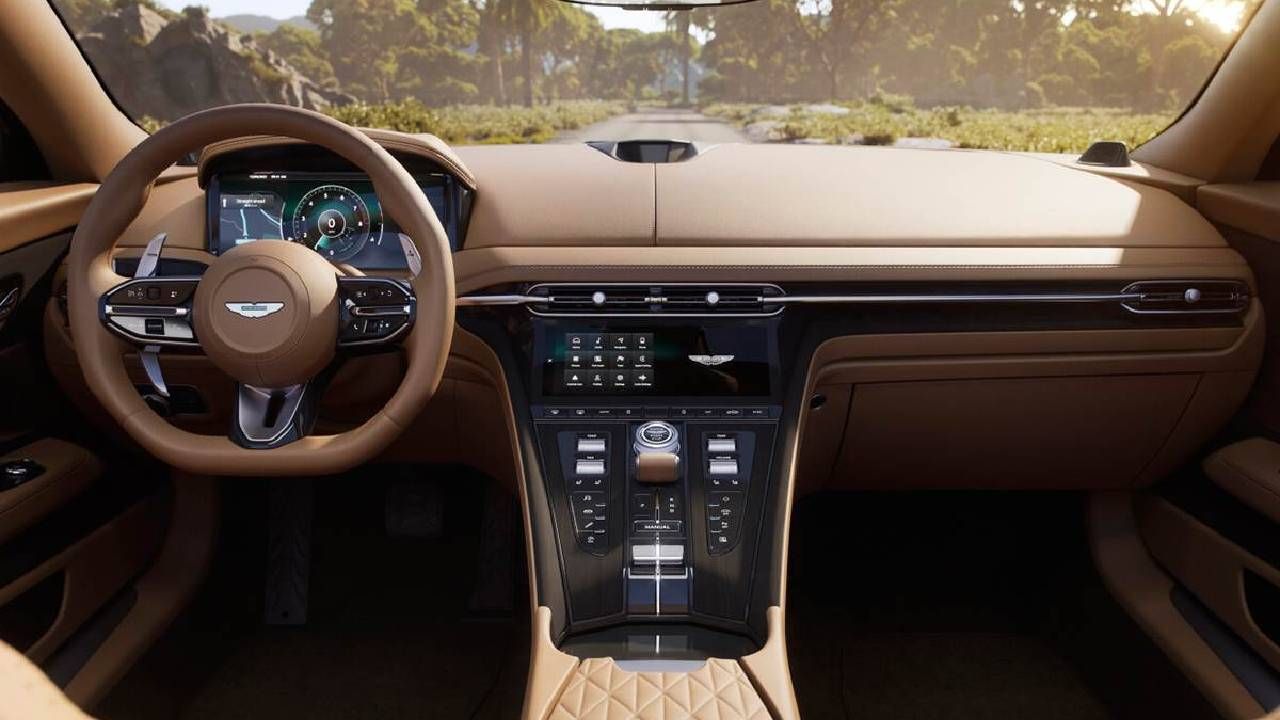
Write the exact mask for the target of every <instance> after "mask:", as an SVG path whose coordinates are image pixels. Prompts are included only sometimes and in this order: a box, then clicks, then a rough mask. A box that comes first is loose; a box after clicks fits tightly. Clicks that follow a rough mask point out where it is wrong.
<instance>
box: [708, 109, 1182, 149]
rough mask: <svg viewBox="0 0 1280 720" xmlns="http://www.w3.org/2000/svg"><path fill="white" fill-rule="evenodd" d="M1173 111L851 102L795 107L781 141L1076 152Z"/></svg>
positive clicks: (1132, 138) (1159, 125)
mask: <svg viewBox="0 0 1280 720" xmlns="http://www.w3.org/2000/svg"><path fill="white" fill-rule="evenodd" d="M760 108H761V106H758V105H709V106H707V107H705V108H703V113H705V114H708V115H714V116H717V117H720V118H723V119H724V120H726V121H727V122H731V123H733V124H736V125H740V126H741V125H747V124H749V123H751V122H753V121H755V120H757V119H759V115H758V112H759V110H760ZM1175 114H1176V113H1175V112H1161V113H1135V112H1131V111H1128V110H1119V109H1107V108H1088V109H1081V108H1070V107H1064V108H1052V109H1035V110H1033V109H1028V110H1021V111H1016V112H1010V111H1004V110H974V109H972V108H956V107H948V108H936V109H924V110H922V109H911V110H905V111H901V110H900V111H897V112H895V111H894V110H892V109H890V108H889V107H888V106H887V105H886V104H883V103H877V104H872V103H867V104H864V105H854V106H852V107H851V109H850V111H849V113H847V114H845V115H832V114H829V113H806V112H805V111H804V110H803V107H802V106H795V107H792V108H791V109H790V112H789V114H787V115H786V116H785V123H784V124H783V126H782V128H781V130H782V131H781V133H780V135H781V138H782V140H783V141H784V142H786V141H796V140H804V139H821V140H826V141H827V142H830V143H844V142H848V141H849V138H853V137H857V138H859V139H860V142H861V143H862V144H864V145H891V144H893V142H894V141H895V140H897V139H898V138H904V137H927V138H941V139H944V140H949V141H951V143H952V144H954V145H955V146H957V147H963V148H981V149H990V150H1013V151H1029V152H1054V153H1078V152H1083V151H1084V149H1085V148H1087V147H1089V145H1090V144H1091V143H1093V142H1094V141H1096V140H1116V141H1119V142H1123V143H1125V144H1126V145H1128V146H1129V147H1136V146H1138V145H1141V144H1142V143H1144V142H1146V141H1147V140H1149V139H1151V137H1152V136H1154V135H1155V134H1156V133H1158V132H1160V131H1161V130H1163V129H1164V128H1165V127H1167V126H1168V125H1169V123H1170V122H1171V121H1172V119H1173V117H1174V115H1175Z"/></svg>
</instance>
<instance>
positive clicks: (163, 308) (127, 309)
mask: <svg viewBox="0 0 1280 720" xmlns="http://www.w3.org/2000/svg"><path fill="white" fill-rule="evenodd" d="M102 312H103V313H104V314H106V315H107V317H186V316H188V315H190V314H191V310H190V308H185V307H182V306H181V305H104V306H102Z"/></svg>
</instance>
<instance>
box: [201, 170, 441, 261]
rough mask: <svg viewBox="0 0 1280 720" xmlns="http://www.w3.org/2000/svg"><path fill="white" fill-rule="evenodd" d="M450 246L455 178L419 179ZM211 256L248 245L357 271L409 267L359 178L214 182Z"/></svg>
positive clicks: (228, 178) (264, 177)
mask: <svg viewBox="0 0 1280 720" xmlns="http://www.w3.org/2000/svg"><path fill="white" fill-rule="evenodd" d="M414 178H415V179H416V180H417V181H418V184H419V186H420V187H421V188H422V191H423V193H425V194H426V196H427V200H428V201H430V203H431V207H432V208H434V209H435V211H436V215H437V216H438V217H439V219H440V223H441V225H443V226H444V228H445V231H446V232H447V233H448V235H449V241H450V245H451V246H452V247H453V249H454V250H457V249H458V242H457V238H458V216H459V203H458V197H457V195H458V194H457V192H456V188H455V186H454V183H453V182H452V178H451V177H450V176H448V175H444V174H418V175H415V176H414ZM208 196H209V205H210V207H209V225H210V227H209V251H210V252H212V253H214V254H221V253H224V252H227V251H228V250H231V249H232V248H235V247H237V246H239V245H244V244H246V243H252V242H259V241H262V240H276V241H280V240H283V241H287V242H296V243H302V244H303V245H306V246H307V247H309V248H311V249H312V250H315V251H316V252H317V253H319V254H320V255H322V256H324V257H325V258H326V259H328V260H330V261H331V262H334V263H344V264H348V265H351V266H352V267H356V268H359V269H377V270H397V269H404V268H406V267H407V262H406V260H405V254H404V249H403V245H402V243H401V234H400V228H399V227H398V226H396V224H395V222H394V221H393V220H392V219H391V218H388V217H385V216H384V215H383V212H382V205H381V204H380V203H379V202H378V197H377V195H376V194H375V193H374V191H373V184H372V183H371V182H370V181H369V179H368V177H367V176H366V175H364V174H362V173H333V172H282V171H268V172H249V173H227V174H220V175H215V176H214V177H213V178H212V180H211V182H210V186H209V193H208Z"/></svg>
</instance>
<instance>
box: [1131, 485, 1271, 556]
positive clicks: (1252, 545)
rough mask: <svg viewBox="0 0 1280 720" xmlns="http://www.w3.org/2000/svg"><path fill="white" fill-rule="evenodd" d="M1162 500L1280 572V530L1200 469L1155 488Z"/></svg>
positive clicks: (1269, 519)
mask: <svg viewBox="0 0 1280 720" xmlns="http://www.w3.org/2000/svg"><path fill="white" fill-rule="evenodd" d="M1155 492H1156V494H1157V495H1159V496H1160V497H1162V498H1164V499H1165V500H1168V501H1169V502H1170V503H1172V504H1173V505H1174V506H1175V507H1177V508H1178V509H1179V510H1182V511H1183V512H1185V513H1187V514H1188V515H1190V516H1192V517H1193V518H1195V519H1196V520H1199V521H1200V522H1202V523H1204V524H1205V525H1207V526H1208V527H1209V528H1211V529H1212V530H1213V531H1214V532H1216V533H1218V534H1219V535H1221V536H1223V537H1224V538H1226V539H1227V540H1230V541H1231V542H1233V543H1235V544H1236V545H1239V546H1240V547H1241V548H1244V549H1245V550H1247V551H1248V552H1250V553H1252V554H1253V555H1255V556H1256V557H1257V558H1258V559H1260V560H1262V561H1263V562H1266V563H1267V564H1268V565H1270V566H1272V567H1274V568H1276V569H1278V570H1280V542H1276V538H1277V537H1280V527H1277V525H1276V524H1275V523H1274V522H1272V520H1271V518H1268V517H1267V516H1265V515H1263V514H1262V513H1260V512H1258V511H1257V510H1254V509H1253V508H1251V507H1249V506H1248V505H1246V504H1244V503H1242V502H1240V501H1239V500H1237V499H1236V497H1235V496H1234V495H1232V494H1230V493H1228V492H1227V491H1226V490H1223V489H1222V488H1220V487H1218V486H1217V484H1215V483H1214V482H1213V481H1211V480H1209V479H1208V478H1206V477H1204V476H1203V475H1202V474H1200V471H1199V469H1196V470H1194V471H1192V472H1190V473H1188V474H1187V475H1185V476H1180V477H1177V478H1175V479H1171V480H1170V481H1168V482H1165V483H1163V484H1161V485H1159V486H1157V488H1156V489H1155Z"/></svg>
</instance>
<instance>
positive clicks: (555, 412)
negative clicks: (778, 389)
mask: <svg viewBox="0 0 1280 720" xmlns="http://www.w3.org/2000/svg"><path fill="white" fill-rule="evenodd" d="M777 414H778V413H777V410H776V409H775V408H771V407H704V408H688V407H680V408H670V407H653V406H646V407H643V408H641V407H592V406H573V407H567V406H555V405H548V406H546V407H544V408H542V417H544V418H552V419H557V418H568V419H573V418H588V417H618V418H638V417H646V418H746V419H749V420H761V419H768V418H771V417H776V416H777Z"/></svg>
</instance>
